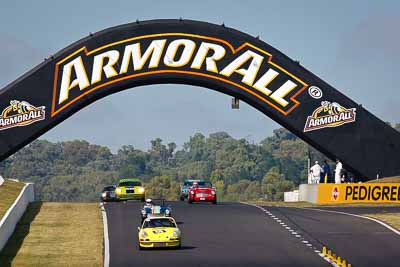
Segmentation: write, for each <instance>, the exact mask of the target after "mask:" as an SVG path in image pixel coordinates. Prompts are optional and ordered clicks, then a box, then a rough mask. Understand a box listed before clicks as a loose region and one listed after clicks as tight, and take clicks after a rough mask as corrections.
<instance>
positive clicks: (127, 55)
mask: <svg viewBox="0 0 400 267" xmlns="http://www.w3.org/2000/svg"><path fill="white" fill-rule="evenodd" d="M163 73H174V74H180V75H190V76H197V77H202V78H206V79H213V80H218V81H219V82H223V83H228V84H230V85H234V86H235V87H237V88H239V89H240V90H243V91H245V92H247V93H249V94H251V95H253V96H255V97H257V98H258V99H260V100H262V101H263V102H265V103H267V104H268V105H269V106H270V107H272V108H273V109H275V110H277V111H279V112H280V113H282V114H284V115H287V114H289V113H290V112H291V111H292V110H294V109H295V108H296V107H297V106H298V105H299V104H300V103H299V101H298V100H296V96H297V95H299V94H300V93H301V92H302V91H304V90H305V89H306V88H307V87H308V85H307V84H306V82H304V81H302V80H300V79H299V78H298V77H296V76H295V75H293V74H292V73H290V72H289V71H287V70H285V69H284V68H282V67H281V66H280V65H278V64H276V63H275V62H274V59H273V58H272V55H271V54H270V53H269V52H268V51H265V50H262V49H260V48H258V47H256V46H254V45H252V44H250V43H247V42H245V43H243V44H242V45H240V46H239V47H234V46H233V45H232V44H230V43H229V42H228V41H226V40H222V39H218V38H215V37H210V36H204V35H195V34H187V33H162V34H151V35H144V36H138V37H133V38H130V39H125V40H120V41H117V42H113V43H109V44H106V45H102V46H101V47H97V48H94V49H92V50H88V49H87V48H86V47H82V48H80V49H78V50H76V51H75V52H73V53H71V54H69V55H68V56H66V57H65V58H63V59H61V60H60V61H58V62H57V63H56V67H55V71H54V82H53V84H54V88H53V100H52V109H51V116H52V117H54V116H55V115H57V114H58V113H59V112H61V111H62V110H63V109H65V108H67V107H68V106H69V105H71V104H73V103H74V102H76V101H77V100H79V99H80V98H82V97H84V96H86V95H89V94H90V93H92V92H94V91H96V90H101V89H102V88H104V87H106V86H109V85H112V84H115V83H118V82H123V81H125V80H128V79H135V78H139V77H142V76H147V75H160V74H163Z"/></svg>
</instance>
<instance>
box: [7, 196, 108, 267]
mask: <svg viewBox="0 0 400 267" xmlns="http://www.w3.org/2000/svg"><path fill="white" fill-rule="evenodd" d="M102 264H103V224H102V218H101V212H100V210H99V207H98V204H97V203H50V202H44V203H41V202H35V203H31V204H30V205H29V207H28V210H27V211H26V212H25V214H24V216H23V217H22V219H21V220H20V222H19V223H18V225H17V228H16V230H15V231H14V233H13V235H12V237H11V238H10V240H9V242H8V243H7V245H6V247H5V248H4V249H3V251H2V252H1V253H0V266H2V267H3V266H4V267H7V266H18V267H19V266H21V267H24V266H58V267H59V266H102Z"/></svg>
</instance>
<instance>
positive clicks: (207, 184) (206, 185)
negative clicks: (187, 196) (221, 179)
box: [197, 182, 212, 188]
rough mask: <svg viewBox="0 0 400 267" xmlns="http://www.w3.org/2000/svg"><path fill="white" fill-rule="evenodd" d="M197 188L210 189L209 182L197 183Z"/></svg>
mask: <svg viewBox="0 0 400 267" xmlns="http://www.w3.org/2000/svg"><path fill="white" fill-rule="evenodd" d="M197 186H198V187H201V188H211V187H212V184H211V183H210V182H198V184H197Z"/></svg>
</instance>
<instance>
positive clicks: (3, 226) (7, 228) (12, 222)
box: [0, 184, 35, 251]
mask: <svg viewBox="0 0 400 267" xmlns="http://www.w3.org/2000/svg"><path fill="white" fill-rule="evenodd" d="M34 200H35V192H34V188H33V184H26V185H25V187H24V188H23V189H22V191H21V193H20V194H19V196H18V198H17V199H16V200H15V202H14V203H13V205H12V206H11V207H10V208H9V209H8V211H7V212H6V214H5V215H4V216H3V218H1V221H0V251H1V250H2V249H3V247H4V246H5V245H6V243H7V241H8V239H9V238H10V237H11V235H12V233H13V232H14V229H15V227H16V225H17V223H18V221H19V220H20V219H21V217H22V215H23V214H24V212H25V210H26V208H27V207H28V205H29V203H30V202H33V201H34Z"/></svg>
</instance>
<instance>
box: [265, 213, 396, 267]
mask: <svg viewBox="0 0 400 267" xmlns="http://www.w3.org/2000/svg"><path fill="white" fill-rule="evenodd" d="M264 208H265V209H267V210H268V211H270V212H271V213H272V214H274V215H275V216H277V217H278V218H280V219H281V220H282V221H283V222H285V223H286V224H287V225H289V226H290V227H291V228H292V229H294V230H295V231H296V232H298V233H299V234H300V235H302V236H304V237H305V238H306V239H307V240H308V241H309V242H311V243H312V244H314V245H315V246H317V247H322V246H323V245H326V246H327V247H328V248H330V249H332V250H333V251H334V252H335V253H336V254H337V255H339V256H341V257H342V258H344V259H346V260H347V261H348V262H350V263H351V264H352V267H354V266H356V267H357V266H360V267H376V266H379V267H399V266H400V252H399V248H400V236H399V235H397V234H395V233H394V232H392V231H390V230H389V229H387V228H385V227H383V226H382V225H380V224H378V223H376V222H373V221H369V220H366V219H362V218H357V217H352V216H348V215H343V214H337V213H329V212H324V211H317V210H313V209H299V208H283V207H264ZM322 209H326V210H330V211H332V210H337V211H341V212H343V211H344V212H350V213H353V214H360V213H376V212H379V211H386V212H400V210H399V208H398V207H395V208H390V207H381V208H379V207H378V208H376V207H372V208H371V207H350V208H346V207H344V208H322ZM399 216H400V213H399Z"/></svg>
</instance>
